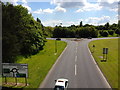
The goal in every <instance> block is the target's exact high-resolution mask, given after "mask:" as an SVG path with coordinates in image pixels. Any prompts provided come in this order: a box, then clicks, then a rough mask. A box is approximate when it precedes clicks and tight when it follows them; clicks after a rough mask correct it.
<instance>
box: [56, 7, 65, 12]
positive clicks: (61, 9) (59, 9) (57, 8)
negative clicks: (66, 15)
mask: <svg viewBox="0 0 120 90" xmlns="http://www.w3.org/2000/svg"><path fill="white" fill-rule="evenodd" d="M54 11H55V12H66V9H65V8H62V7H60V6H57V7H56V8H55V10H54Z"/></svg>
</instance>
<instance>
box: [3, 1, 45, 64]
mask: <svg viewBox="0 0 120 90" xmlns="http://www.w3.org/2000/svg"><path fill="white" fill-rule="evenodd" d="M1 3H2V2H1ZM43 30H44V28H43V25H42V23H41V21H40V19H39V18H37V20H34V18H33V17H32V15H31V14H29V13H28V10H27V9H26V8H24V7H23V6H21V5H17V6H14V5H13V4H10V3H2V61H3V62H7V63H13V62H15V61H16V60H17V56H20V55H22V56H24V57H29V56H31V55H33V54H36V53H38V52H39V51H40V50H42V49H43V46H44V45H45V41H46V39H45V36H44V31H43Z"/></svg>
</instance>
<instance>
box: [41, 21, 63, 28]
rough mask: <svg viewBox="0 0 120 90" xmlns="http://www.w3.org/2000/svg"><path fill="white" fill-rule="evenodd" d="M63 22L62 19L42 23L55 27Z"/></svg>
mask: <svg viewBox="0 0 120 90" xmlns="http://www.w3.org/2000/svg"><path fill="white" fill-rule="evenodd" d="M62 22H63V21H62V20H47V21H44V22H42V23H43V25H45V26H53V27H54V26H56V25H60V23H62Z"/></svg>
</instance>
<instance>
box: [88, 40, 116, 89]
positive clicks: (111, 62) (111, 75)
mask: <svg viewBox="0 0 120 90" xmlns="http://www.w3.org/2000/svg"><path fill="white" fill-rule="evenodd" d="M93 45H95V48H94V53H92V54H93V57H94V58H95V60H96V62H97V63H98V65H99V67H100V69H101V70H102V72H103V74H104V75H105V77H106V78H107V80H108V82H109V84H110V85H111V87H112V88H118V39H104V40H95V41H92V42H90V43H89V48H90V50H91V52H93V47H92V46H93ZM106 47H107V48H108V49H109V50H108V59H107V62H101V60H102V59H103V57H102V56H103V54H102V53H103V48H106Z"/></svg>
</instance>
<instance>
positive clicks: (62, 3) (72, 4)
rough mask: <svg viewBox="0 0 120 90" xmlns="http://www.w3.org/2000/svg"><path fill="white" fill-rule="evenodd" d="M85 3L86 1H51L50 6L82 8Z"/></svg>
mask: <svg viewBox="0 0 120 90" xmlns="http://www.w3.org/2000/svg"><path fill="white" fill-rule="evenodd" d="M86 2H87V1H86V0H52V1H51V4H54V5H57V6H60V7H62V8H75V7H81V6H84V5H85V3H86Z"/></svg>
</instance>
